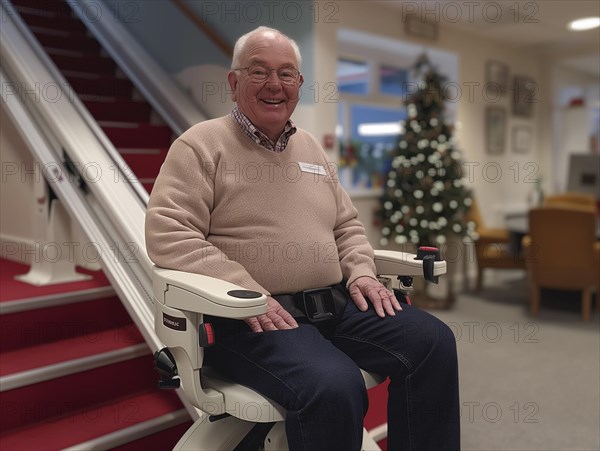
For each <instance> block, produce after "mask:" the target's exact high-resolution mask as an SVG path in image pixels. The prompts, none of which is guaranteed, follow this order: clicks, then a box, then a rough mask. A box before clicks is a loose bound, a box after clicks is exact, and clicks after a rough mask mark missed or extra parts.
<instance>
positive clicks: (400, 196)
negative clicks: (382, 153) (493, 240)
mask: <svg viewBox="0 0 600 451" xmlns="http://www.w3.org/2000/svg"><path fill="white" fill-rule="evenodd" d="M414 70H415V79H417V80H420V81H419V84H418V90H417V91H416V92H415V93H414V94H413V95H411V96H410V98H409V99H408V101H407V104H408V106H407V110H408V119H407V120H406V123H405V124H404V125H405V126H404V129H405V130H404V134H403V135H402V136H401V137H400V139H399V141H398V146H397V149H396V151H395V153H394V154H393V156H392V160H391V167H390V168H389V170H388V171H387V175H386V177H385V179H386V183H385V185H384V187H383V189H384V192H383V196H382V199H381V209H380V212H381V216H380V217H381V235H382V238H381V243H380V244H381V245H382V246H387V245H388V243H396V244H399V245H405V244H408V243H412V244H414V245H419V246H423V245H430V246H433V245H435V246H438V247H443V245H444V243H445V242H446V239H447V237H448V235H450V234H457V235H459V236H466V235H472V234H473V233H474V224H473V223H467V219H466V212H467V211H468V208H469V206H470V205H471V195H470V192H469V190H468V189H467V187H466V186H465V185H466V183H465V181H464V180H463V166H462V162H461V153H460V151H458V150H457V149H456V141H455V138H454V137H453V136H452V127H451V125H449V124H447V123H446V122H445V121H444V103H445V100H446V99H445V97H444V90H443V87H444V81H445V77H443V76H442V75H440V74H439V73H438V72H437V70H436V69H435V68H434V67H433V66H432V65H431V63H430V62H429V61H428V59H427V57H426V56H421V57H420V58H419V59H418V61H417V63H416V64H415V67H414Z"/></svg>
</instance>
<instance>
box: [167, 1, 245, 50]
mask: <svg viewBox="0 0 600 451" xmlns="http://www.w3.org/2000/svg"><path fill="white" fill-rule="evenodd" d="M171 1H172V2H173V3H174V4H175V6H177V7H178V8H179V9H180V10H181V12H183V14H184V15H185V16H186V17H187V18H188V19H190V20H191V21H192V23H193V24H194V25H196V26H197V27H198V28H200V30H202V32H203V33H204V34H205V35H206V36H208V37H209V38H210V40H211V41H212V42H213V43H214V44H215V45H216V46H217V47H219V48H220V49H221V51H222V52H223V53H225V55H227V56H228V57H229V59H231V58H232V57H233V47H232V46H231V45H229V43H228V42H226V41H225V40H224V39H223V38H221V36H219V35H218V34H217V32H216V31H215V30H213V29H212V28H211V26H210V25H209V24H208V23H206V21H204V20H202V19H201V18H200V17H198V15H197V14H196V13H195V12H194V10H192V8H190V7H189V6H188V5H186V4H185V2H183V0H171Z"/></svg>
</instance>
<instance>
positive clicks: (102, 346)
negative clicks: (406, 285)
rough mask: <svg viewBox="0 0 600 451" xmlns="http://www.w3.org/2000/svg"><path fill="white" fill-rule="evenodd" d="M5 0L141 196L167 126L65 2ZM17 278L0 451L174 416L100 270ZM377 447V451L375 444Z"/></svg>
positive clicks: (162, 151) (6, 269)
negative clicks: (62, 277)
mask: <svg viewBox="0 0 600 451" xmlns="http://www.w3.org/2000/svg"><path fill="white" fill-rule="evenodd" d="M12 3H13V5H14V6H15V8H16V9H17V11H18V12H19V14H20V15H21V17H22V18H23V20H24V21H25V23H26V24H27V25H28V26H29V28H30V30H31V31H32V32H33V33H34V35H35V36H36V38H37V39H38V41H39V42H40V44H41V45H42V46H43V47H44V49H45V50H46V52H47V53H48V55H49V56H50V58H51V59H52V60H53V61H54V63H55V64H56V65H57V67H58V68H59V70H60V71H61V72H62V74H63V75H64V76H65V78H66V79H67V81H68V82H69V84H70V86H71V88H72V89H73V93H72V94H73V95H77V96H78V97H79V98H80V99H81V100H82V101H83V103H84V104H85V106H86V107H87V108H88V110H89V111H90V113H91V114H92V116H93V117H94V118H95V119H96V120H97V121H98V123H99V125H100V126H101V127H102V129H103V130H104V132H105V133H106V135H107V136H108V138H109V139H110V140H111V141H112V143H113V144H114V146H115V147H116V148H117V149H118V150H119V152H120V153H121V155H122V156H123V158H124V160H125V161H126V162H127V164H128V165H129V167H130V168H131V170H132V171H133V172H134V173H135V174H136V176H137V177H138V179H139V181H140V183H141V184H142V185H143V186H144V188H146V190H148V191H151V189H152V186H153V184H154V180H155V178H156V175H157V174H158V171H159V169H160V165H161V164H162V162H163V160H164V158H165V156H166V153H167V150H168V148H169V146H170V144H171V142H172V140H173V138H174V137H173V134H172V132H171V130H170V129H169V128H168V127H167V126H165V125H164V123H163V121H162V120H161V119H160V118H159V116H158V115H157V114H156V113H155V112H154V111H153V109H152V108H151V106H150V104H149V103H148V102H147V101H146V100H145V99H144V98H143V96H142V95H141V94H140V93H139V92H138V91H137V90H136V89H135V88H134V86H133V84H132V83H131V82H130V81H129V80H128V79H127V78H126V77H125V76H124V75H123V72H122V71H120V70H119V68H118V67H117V65H116V64H115V63H114V61H113V60H112V59H111V58H110V57H109V56H108V55H107V53H106V52H104V51H103V49H102V47H101V46H100V44H99V43H98V42H97V40H96V39H95V38H94V37H93V36H92V35H91V34H90V33H89V32H88V31H87V29H86V26H85V23H83V22H82V21H80V20H79V19H78V18H77V16H76V15H75V14H74V13H73V12H72V11H71V9H70V7H69V6H68V5H67V4H66V2H64V1H63V0H12ZM26 272H27V268H26V267H24V266H18V264H15V263H13V262H9V261H2V270H1V273H0V274H1V277H2V282H3V283H2V289H1V292H0V301H4V302H10V303H11V306H13V307H11V309H10V310H9V311H10V312H11V313H7V314H4V313H3V314H2V315H0V321H1V329H0V330H1V334H2V335H1V338H2V341H1V343H2V344H1V345H0V356H1V357H2V360H1V365H0V380H1V381H4V380H11V381H12V380H15V379H17V380H19V379H20V377H19V375H23V378H21V379H24V380H29V379H30V380H31V382H27V383H26V384H24V385H23V384H19V383H16V387H15V388H12V389H9V390H4V389H2V391H1V392H0V396H1V399H2V417H1V421H0V424H1V428H2V429H1V432H0V449H3V450H4V449H6V450H21V449H27V450H30V449H59V448H63V447H66V446H71V445H74V444H77V443H81V442H85V441H87V440H90V439H93V438H97V437H101V436H103V435H106V434H111V433H112V432H114V431H115V430H120V429H124V428H127V427H128V426H131V425H133V424H140V423H142V424H143V423H144V422H145V421H147V420H149V419H151V418H156V417H158V416H160V415H163V414H165V413H169V412H174V411H175V412H177V411H180V410H181V409H182V407H181V404H180V402H179V400H178V399H177V398H176V395H175V394H174V393H172V392H161V391H158V389H156V379H157V376H156V373H155V372H154V370H153V368H152V358H151V356H150V354H149V351H148V350H147V349H142V348H143V347H144V346H145V345H144V344H143V339H142V337H141V335H140V333H139V331H137V330H136V328H135V326H134V325H133V323H132V322H131V320H130V318H129V317H128V315H127V313H126V311H125V310H124V308H123V307H122V305H121V304H120V302H119V300H118V299H117V298H116V297H115V296H114V294H113V293H111V294H108V295H107V294H106V293H102V292H100V293H95V292H94V290H96V291H97V290H98V287H102V286H104V287H108V286H109V284H108V281H107V280H106V278H105V277H104V276H103V275H102V274H96V275H95V277H94V281H92V282H77V283H72V284H63V285H51V286H49V287H45V288H38V287H32V286H29V285H26V284H23V283H20V282H16V281H14V280H13V276H14V275H15V274H17V273H19V274H23V273H26ZM86 284H87V285H86ZM7 286H8V287H9V288H6V287H7ZM57 297H58V299H61V298H63V299H62V301H60V300H57ZM45 299H48V300H47V301H45ZM70 299H73V300H72V301H70ZM82 299H83V300H82ZM16 303H21V305H22V307H21V308H19V307H17V304H16ZM128 354H130V357H129V358H127V359H126V358H125V357H124V356H125V355H128ZM115 355H118V356H119V357H115ZM94 356H96V357H97V358H94ZM98 356H100V357H98ZM102 356H105V358H104V360H103V357H102ZM112 360H118V361H115V362H112ZM71 362H74V363H73V364H71ZM80 362H84V363H83V364H80ZM57 366H58V367H59V368H60V369H57ZM85 368H89V369H87V370H86V369H85ZM38 370H40V371H38ZM37 373H40V374H41V375H39V374H37ZM6 378H9V379H6ZM36 380H37V382H36ZM21 385H22V386H21ZM386 399H387V387H386V385H380V386H379V387H377V388H375V389H373V390H371V392H370V405H371V409H370V410H369V413H368V415H367V418H366V420H365V425H366V427H367V429H371V428H373V427H375V426H378V425H380V424H381V423H383V422H385V421H386V409H385V404H386ZM187 427H189V423H188V422H185V423H182V424H180V425H176V426H173V427H171V428H170V429H168V430H166V431H157V432H156V433H154V434H151V433H146V435H145V436H144V437H141V438H136V439H135V440H131V441H130V442H129V443H125V441H123V444H122V445H120V446H119V447H118V448H116V449H122V450H152V449H160V450H165V449H171V448H172V447H173V445H174V444H175V443H176V441H177V440H178V438H179V437H180V436H181V435H182V434H183V432H184V431H185V430H186V429H187ZM138 436H139V435H138ZM380 446H383V449H385V440H384V441H382V442H380Z"/></svg>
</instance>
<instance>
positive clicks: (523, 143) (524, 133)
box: [511, 125, 532, 153]
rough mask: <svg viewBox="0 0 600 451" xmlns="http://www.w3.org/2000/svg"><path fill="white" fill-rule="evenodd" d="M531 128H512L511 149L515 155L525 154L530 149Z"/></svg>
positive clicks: (523, 126)
mask: <svg viewBox="0 0 600 451" xmlns="http://www.w3.org/2000/svg"><path fill="white" fill-rule="evenodd" d="M531 134H532V131H531V127H529V126H527V125H515V126H514V127H513V128H512V137H511V141H512V149H513V151H514V152H516V153H527V152H529V149H530V147H531Z"/></svg>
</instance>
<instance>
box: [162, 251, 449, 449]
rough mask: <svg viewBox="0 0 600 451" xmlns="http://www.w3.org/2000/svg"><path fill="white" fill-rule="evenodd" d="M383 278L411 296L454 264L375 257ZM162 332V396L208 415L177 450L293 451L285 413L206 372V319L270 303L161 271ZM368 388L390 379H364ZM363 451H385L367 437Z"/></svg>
mask: <svg viewBox="0 0 600 451" xmlns="http://www.w3.org/2000/svg"><path fill="white" fill-rule="evenodd" d="M375 264H376V267H377V273H378V277H380V280H381V281H382V282H385V283H384V284H387V286H388V288H390V287H391V282H392V279H391V278H390V277H389V276H394V277H396V276H397V278H398V281H399V282H398V289H399V290H400V291H402V292H403V293H404V294H406V292H408V291H410V290H411V289H412V278H413V277H414V276H417V277H418V276H423V277H425V279H426V280H428V281H431V282H434V283H435V282H437V278H438V277H439V276H440V275H442V274H445V273H446V262H445V261H443V260H441V258H440V254H439V251H438V250H437V249H435V248H421V249H419V251H418V254H417V255H415V254H410V253H405V252H394V251H383V250H378V251H375ZM153 290H154V296H155V301H154V308H155V316H154V317H155V329H156V332H157V334H158V337H159V338H160V340H161V341H162V342H163V343H164V344H165V345H166V346H167V347H166V348H163V349H161V350H159V351H158V352H156V354H155V364H156V369H157V370H158V372H159V375H160V379H161V380H160V386H161V387H162V388H179V387H180V385H181V386H182V387H183V391H184V393H185V396H186V397H187V398H188V399H189V401H190V402H191V404H193V405H194V406H195V407H197V408H198V409H200V410H201V411H202V412H203V414H202V415H200V418H199V419H198V420H196V422H195V423H194V424H193V425H192V426H191V427H190V429H189V430H188V431H187V432H186V433H185V434H184V436H183V437H182V438H181V439H180V440H179V442H178V443H177V445H176V446H175V449H176V450H197V451H202V450H207V451H208V450H211V451H213V450H223V451H225V450H226V451H231V450H240V451H241V450H258V449H264V450H265V451H267V450H287V449H288V445H287V438H286V435H285V427H284V420H285V413H286V411H285V409H284V408H283V407H281V406H280V405H278V404H277V403H275V402H273V401H271V400H270V399H268V398H266V397H264V396H262V395H260V394H259V393H257V392H255V391H254V390H251V389H250V388H247V387H244V386H241V385H238V384H235V383H233V382H231V381H227V380H225V379H223V378H220V377H219V375H217V374H216V373H215V372H214V370H212V369H211V368H209V367H203V366H202V361H203V356H204V349H203V348H204V347H206V346H210V345H211V344H212V343H214V341H215V339H216V340H218V337H215V335H214V333H213V330H212V326H211V325H210V324H209V323H204V322H203V316H204V315H212V316H219V317H226V318H235V319H243V318H248V317H252V316H257V315H261V314H263V313H265V312H266V310H267V297H266V296H265V295H263V294H261V293H257V292H254V291H249V290H245V289H243V288H241V287H239V286H236V285H234V284H231V283H229V282H226V281H223V280H219V279H215V278H212V277H207V276H202V275H199V274H192V273H186V272H182V271H174V270H168V269H163V268H158V267H155V268H154V271H153ZM363 376H364V379H365V385H366V387H367V388H371V387H374V386H376V385H377V384H379V383H381V382H382V381H383V378H381V377H379V376H377V375H375V374H370V373H367V372H366V371H363ZM362 449H363V450H379V449H380V448H379V447H378V446H377V444H376V443H375V442H374V440H373V439H372V438H371V437H370V436H369V434H368V433H367V432H366V431H363V447H362Z"/></svg>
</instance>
